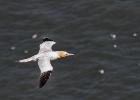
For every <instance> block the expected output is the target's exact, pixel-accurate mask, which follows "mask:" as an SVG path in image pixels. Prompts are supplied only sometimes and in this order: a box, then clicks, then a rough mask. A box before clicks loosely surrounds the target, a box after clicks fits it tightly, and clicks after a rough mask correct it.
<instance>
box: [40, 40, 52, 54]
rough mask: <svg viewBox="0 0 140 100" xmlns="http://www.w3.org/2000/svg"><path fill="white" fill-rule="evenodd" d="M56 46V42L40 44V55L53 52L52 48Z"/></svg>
mask: <svg viewBox="0 0 140 100" xmlns="http://www.w3.org/2000/svg"><path fill="white" fill-rule="evenodd" d="M54 44H55V42H54V41H45V42H43V43H42V44H40V50H39V53H41V52H48V51H52V46H53V45H54Z"/></svg>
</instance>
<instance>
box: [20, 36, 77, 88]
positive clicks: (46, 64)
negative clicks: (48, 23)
mask: <svg viewBox="0 0 140 100" xmlns="http://www.w3.org/2000/svg"><path fill="white" fill-rule="evenodd" d="M55 43H56V42H54V41H53V40H51V39H49V38H47V37H45V38H44V39H43V43H42V44H40V50H39V53H38V54H36V55H34V56H32V57H30V58H27V59H22V60H19V62H20V63H25V62H30V61H38V66H39V68H40V71H41V75H40V83H39V88H42V87H43V86H44V85H45V83H46V82H47V80H48V79H49V77H50V75H51V73H52V71H53V67H52V65H51V61H52V60H55V59H58V58H62V57H67V56H71V55H74V54H72V53H68V52H66V51H52V46H53V45H54V44H55Z"/></svg>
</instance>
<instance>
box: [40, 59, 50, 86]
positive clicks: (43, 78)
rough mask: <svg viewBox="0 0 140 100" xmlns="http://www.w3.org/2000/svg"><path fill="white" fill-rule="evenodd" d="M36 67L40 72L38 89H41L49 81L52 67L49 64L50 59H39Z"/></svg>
mask: <svg viewBox="0 0 140 100" xmlns="http://www.w3.org/2000/svg"><path fill="white" fill-rule="evenodd" d="M38 65H39V68H40V71H41V75H40V84H39V87H40V88H42V87H43V86H44V85H45V83H46V82H47V80H48V79H49V77H50V75H51V72H52V70H53V67H52V65H51V63H50V59H49V58H47V57H43V58H40V59H39V60H38Z"/></svg>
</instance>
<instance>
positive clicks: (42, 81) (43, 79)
mask: <svg viewBox="0 0 140 100" xmlns="http://www.w3.org/2000/svg"><path fill="white" fill-rule="evenodd" d="M51 73H52V71H47V72H43V73H41V75H40V84H39V88H42V87H43V86H44V85H45V83H46V82H47V81H48V79H49V77H50V75H51Z"/></svg>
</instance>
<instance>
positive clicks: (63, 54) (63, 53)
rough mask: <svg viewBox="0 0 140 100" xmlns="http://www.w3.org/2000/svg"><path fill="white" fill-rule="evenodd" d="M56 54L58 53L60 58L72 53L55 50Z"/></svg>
mask: <svg viewBox="0 0 140 100" xmlns="http://www.w3.org/2000/svg"><path fill="white" fill-rule="evenodd" d="M57 54H58V56H59V57H60V58H63V57H67V56H72V55H74V54H72V53H68V52H66V51H57Z"/></svg>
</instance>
